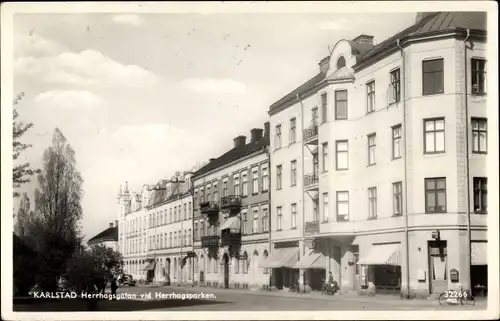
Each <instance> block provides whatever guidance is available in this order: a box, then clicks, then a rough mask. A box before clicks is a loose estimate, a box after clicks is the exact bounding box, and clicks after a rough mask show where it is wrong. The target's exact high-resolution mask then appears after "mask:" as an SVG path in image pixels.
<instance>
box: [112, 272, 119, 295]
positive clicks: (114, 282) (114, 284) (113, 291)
mask: <svg viewBox="0 0 500 321" xmlns="http://www.w3.org/2000/svg"><path fill="white" fill-rule="evenodd" d="M116 289H118V285H117V284H116V278H115V277H113V279H112V280H111V295H112V296H113V300H116Z"/></svg>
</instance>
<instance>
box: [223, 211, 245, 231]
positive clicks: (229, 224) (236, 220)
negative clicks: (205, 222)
mask: <svg viewBox="0 0 500 321" xmlns="http://www.w3.org/2000/svg"><path fill="white" fill-rule="evenodd" d="M240 223H241V219H240V217H239V216H238V215H236V216H231V217H230V218H228V219H227V220H226V221H225V222H224V223H223V224H222V225H221V227H220V230H221V231H223V230H227V229H229V230H230V231H231V232H234V233H239V232H240Z"/></svg>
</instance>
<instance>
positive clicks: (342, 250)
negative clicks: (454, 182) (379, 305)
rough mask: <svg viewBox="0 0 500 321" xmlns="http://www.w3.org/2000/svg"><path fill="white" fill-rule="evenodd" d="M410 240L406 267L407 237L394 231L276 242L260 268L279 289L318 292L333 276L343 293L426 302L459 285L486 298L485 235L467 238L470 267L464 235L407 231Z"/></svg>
mask: <svg viewBox="0 0 500 321" xmlns="http://www.w3.org/2000/svg"><path fill="white" fill-rule="evenodd" d="M408 240H409V242H408V253H409V256H408V259H409V265H408V264H407V260H406V243H405V235H404V233H401V232H396V233H384V234H366V235H357V236H352V237H327V236H324V237H316V238H311V239H306V240H305V241H302V240H300V241H293V242H275V243H273V246H272V251H271V253H270V255H269V259H268V261H267V262H265V264H264V265H263V266H264V267H266V268H268V269H270V270H271V272H272V273H271V279H270V280H271V286H275V287H276V288H278V289H286V288H293V287H297V288H299V289H300V290H301V291H311V290H312V291H314V290H321V288H322V286H323V284H324V282H325V280H328V279H329V276H330V274H331V275H332V277H333V279H334V280H335V281H336V282H337V283H338V284H339V287H340V291H341V292H361V293H367V294H376V293H379V294H380V293H383V294H395V295H402V296H405V297H406V296H407V294H408V288H409V296H410V297H427V296H429V295H430V294H439V293H442V292H443V291H445V290H447V289H456V288H458V286H459V285H462V286H463V287H464V288H466V289H472V291H473V292H474V294H475V295H486V294H487V287H488V284H487V258H486V254H487V242H486V231H472V233H471V242H470V251H471V265H469V261H468V251H469V238H468V235H467V233H466V231H463V230H459V229H447V230H431V229H429V230H419V231H409V233H408ZM407 266H409V268H408V269H407V268H406V267H407ZM407 273H408V274H407ZM469 273H470V276H471V278H470V281H471V284H469V278H468V275H469ZM408 280H409V283H408ZM408 284H409V286H408Z"/></svg>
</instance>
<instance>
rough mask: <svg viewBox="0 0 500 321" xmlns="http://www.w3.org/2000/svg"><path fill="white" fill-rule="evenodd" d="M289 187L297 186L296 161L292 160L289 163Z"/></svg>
mask: <svg viewBox="0 0 500 321" xmlns="http://www.w3.org/2000/svg"><path fill="white" fill-rule="evenodd" d="M290 185H291V186H295V185H297V161H296V160H293V161H291V162H290Z"/></svg>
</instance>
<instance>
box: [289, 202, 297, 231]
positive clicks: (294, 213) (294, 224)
mask: <svg viewBox="0 0 500 321" xmlns="http://www.w3.org/2000/svg"><path fill="white" fill-rule="evenodd" d="M290 209H291V214H292V229H295V228H297V204H295V203H293V204H292V205H291V206H290Z"/></svg>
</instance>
